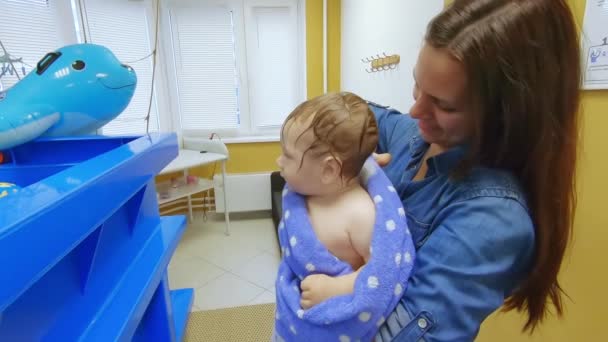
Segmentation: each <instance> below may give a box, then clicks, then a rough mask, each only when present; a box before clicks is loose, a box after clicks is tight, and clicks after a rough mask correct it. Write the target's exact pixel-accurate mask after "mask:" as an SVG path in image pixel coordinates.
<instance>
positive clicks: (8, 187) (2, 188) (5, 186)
mask: <svg viewBox="0 0 608 342" xmlns="http://www.w3.org/2000/svg"><path fill="white" fill-rule="evenodd" d="M19 189H21V187H20V186H18V185H16V184H13V183H4V182H0V198H4V197H7V196H8V195H11V194H15V193H17V192H19Z"/></svg>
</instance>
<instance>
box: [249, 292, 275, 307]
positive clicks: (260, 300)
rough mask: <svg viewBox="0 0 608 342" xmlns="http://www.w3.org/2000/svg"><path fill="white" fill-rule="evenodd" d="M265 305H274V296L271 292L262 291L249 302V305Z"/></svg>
mask: <svg viewBox="0 0 608 342" xmlns="http://www.w3.org/2000/svg"><path fill="white" fill-rule="evenodd" d="M266 303H276V295H275V294H274V293H272V292H269V291H264V292H263V293H262V294H261V295H259V296H257V297H255V299H254V300H252V301H251V302H249V305H255V304H266Z"/></svg>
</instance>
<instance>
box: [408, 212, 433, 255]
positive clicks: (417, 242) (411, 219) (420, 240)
mask: <svg viewBox="0 0 608 342" xmlns="http://www.w3.org/2000/svg"><path fill="white" fill-rule="evenodd" d="M406 215H407V226H408V228H409V230H410V232H411V233H412V238H413V240H414V246H415V247H416V249H418V248H420V247H421V246H422V245H423V244H424V242H425V241H426V239H427V238H428V237H429V235H430V234H431V224H430V223H424V222H422V221H421V220H419V219H417V218H416V217H415V216H414V215H412V214H411V213H410V212H406Z"/></svg>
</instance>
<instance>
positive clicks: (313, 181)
mask: <svg viewBox="0 0 608 342" xmlns="http://www.w3.org/2000/svg"><path fill="white" fill-rule="evenodd" d="M309 124H310V123H309V122H296V120H291V121H290V122H288V123H287V124H286V125H285V127H284V128H283V139H282V140H281V149H282V153H281V155H280V156H279V158H278V159H277V165H278V166H279V168H280V169H281V176H282V177H283V178H284V179H285V181H286V182H287V184H288V185H289V187H290V188H291V189H293V190H294V191H296V192H298V193H300V194H302V195H317V194H319V193H321V192H322V184H321V172H322V165H321V162H320V160H317V159H319V158H315V157H313V156H312V154H311V153H310V152H309V153H305V152H306V150H307V149H308V148H309V147H310V146H311V144H312V143H313V134H312V132H310V131H306V129H307V128H308V127H309ZM305 131H306V132H305ZM302 133H304V134H303V135H302ZM298 138H299V139H298ZM302 157H304V158H303V159H302ZM300 165H301V167H300Z"/></svg>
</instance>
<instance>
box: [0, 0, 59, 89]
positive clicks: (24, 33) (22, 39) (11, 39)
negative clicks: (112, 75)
mask: <svg viewBox="0 0 608 342" xmlns="http://www.w3.org/2000/svg"><path fill="white" fill-rule="evenodd" d="M62 10H63V8H60V7H59V5H58V4H57V1H48V0H0V43H1V45H0V91H2V90H5V89H8V88H10V87H11V86H13V85H14V84H15V83H17V82H18V81H19V79H21V78H23V77H25V75H27V74H28V73H29V72H30V71H31V70H32V69H33V68H35V67H36V63H38V61H39V60H40V59H41V58H42V57H43V56H44V55H45V54H47V53H48V52H51V51H54V50H56V49H57V48H59V47H61V46H63V45H65V44H66V43H67V42H68V39H69V38H68V37H66V35H64V34H62V32H63V31H62V29H61V28H60V23H61V22H62V14H64V16H63V17H64V18H65V17H66V16H65V13H63V12H62ZM67 14H68V15H69V12H68V13H67ZM68 18H69V17H68Z"/></svg>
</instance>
